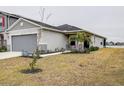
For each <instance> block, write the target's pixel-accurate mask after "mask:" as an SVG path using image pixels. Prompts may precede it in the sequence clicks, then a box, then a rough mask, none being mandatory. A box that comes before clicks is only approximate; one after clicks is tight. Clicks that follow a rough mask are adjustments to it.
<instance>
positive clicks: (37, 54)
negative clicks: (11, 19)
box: [29, 48, 40, 71]
mask: <svg viewBox="0 0 124 93" xmlns="http://www.w3.org/2000/svg"><path fill="white" fill-rule="evenodd" d="M32 57H33V60H32V62H31V63H30V64H29V66H30V68H31V71H34V70H35V68H34V67H35V66H36V63H37V60H38V59H39V58H40V54H39V51H38V48H37V49H36V51H35V52H34V53H33V54H32Z"/></svg>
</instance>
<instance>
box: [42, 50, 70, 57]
mask: <svg viewBox="0 0 124 93" xmlns="http://www.w3.org/2000/svg"><path fill="white" fill-rule="evenodd" d="M70 52H71V51H64V52H57V53H51V54H42V55H40V57H47V56H53V55H58V54H62V53H70Z"/></svg>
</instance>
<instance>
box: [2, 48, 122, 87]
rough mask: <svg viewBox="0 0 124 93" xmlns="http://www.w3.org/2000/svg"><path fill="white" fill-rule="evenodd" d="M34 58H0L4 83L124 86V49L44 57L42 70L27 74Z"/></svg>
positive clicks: (105, 49)
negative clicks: (26, 71) (23, 71)
mask: <svg viewBox="0 0 124 93" xmlns="http://www.w3.org/2000/svg"><path fill="white" fill-rule="evenodd" d="M31 61H32V59H31V58H25V57H18V58H11V59H6V60H0V85H124V49H114V48H104V49H100V50H99V51H95V52H92V53H90V54H74V53H73V54H61V55H56V56H50V57H45V58H41V59H39V60H38V62H37V68H39V69H42V71H41V72H38V73H35V74H25V73H22V72H21V70H24V69H28V68H29V63H30V62H31Z"/></svg>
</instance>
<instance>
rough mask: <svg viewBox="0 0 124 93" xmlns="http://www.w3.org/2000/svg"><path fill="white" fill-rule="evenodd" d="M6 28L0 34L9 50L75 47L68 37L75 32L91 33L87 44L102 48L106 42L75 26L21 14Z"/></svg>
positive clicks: (75, 42)
mask: <svg viewBox="0 0 124 93" xmlns="http://www.w3.org/2000/svg"><path fill="white" fill-rule="evenodd" d="M15 19H16V18H15ZM6 28H7V29H6V30H5V31H4V32H2V33H1V34H2V35H3V34H4V35H5V36H6V38H4V40H6V41H7V48H8V50H10V51H28V52H33V51H34V50H35V49H36V48H37V47H38V48H39V49H40V50H43V51H47V50H49V51H55V50H56V49H59V50H60V49H63V48H64V49H69V48H72V47H73V48H77V47H78V45H77V41H76V40H72V41H69V37H70V36H72V35H74V36H76V34H77V32H86V33H90V34H91V35H92V36H91V41H92V43H91V44H90V45H89V46H97V47H100V48H103V47H105V42H106V38H105V37H103V36H100V35H97V34H94V33H91V32H89V31H86V30H84V29H81V28H78V27H75V26H71V25H68V24H65V25H61V26H58V27H56V26H51V25H48V24H45V23H42V22H39V21H35V20H32V19H29V18H25V17H21V16H18V18H17V19H16V21H15V22H13V24H12V25H10V26H9V27H6ZM84 46H85V43H84Z"/></svg>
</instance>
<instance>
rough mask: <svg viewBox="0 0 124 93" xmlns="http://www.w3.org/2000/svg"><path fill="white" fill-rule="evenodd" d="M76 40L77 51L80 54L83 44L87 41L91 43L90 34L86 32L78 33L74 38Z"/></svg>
mask: <svg viewBox="0 0 124 93" xmlns="http://www.w3.org/2000/svg"><path fill="white" fill-rule="evenodd" d="M76 40H77V42H78V49H79V51H80V52H82V46H83V42H85V41H87V42H88V43H90V42H91V34H89V33H86V32H78V33H77V36H76Z"/></svg>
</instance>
